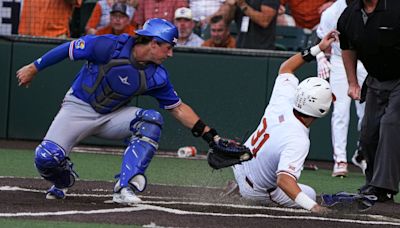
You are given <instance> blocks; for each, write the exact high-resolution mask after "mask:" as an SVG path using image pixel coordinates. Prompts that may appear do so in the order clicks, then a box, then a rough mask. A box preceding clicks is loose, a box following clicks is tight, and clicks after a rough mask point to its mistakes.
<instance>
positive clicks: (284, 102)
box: [234, 74, 315, 206]
mask: <svg viewBox="0 0 400 228" xmlns="http://www.w3.org/2000/svg"><path fill="white" fill-rule="evenodd" d="M298 84H299V80H298V79H297V78H296V77H295V76H294V75H293V74H281V75H279V76H278V77H277V79H276V81H275V86H274V89H273V91H272V95H271V99H270V102H269V104H268V106H267V108H266V109H265V112H264V116H263V117H262V119H261V122H260V124H259V126H258V127H257V129H256V130H255V131H254V132H253V134H252V135H251V136H250V137H249V139H248V140H247V141H246V143H245V145H246V146H247V147H249V149H250V150H251V151H252V152H253V154H254V155H255V157H254V158H253V159H252V160H250V161H248V162H244V163H242V164H241V165H236V166H234V172H235V177H236V180H237V182H238V184H239V188H240V191H241V194H242V196H244V197H245V198H250V199H257V198H260V199H261V200H264V201H268V197H266V196H267V193H268V191H271V189H276V188H277V184H276V180H277V175H278V174H280V173H282V172H285V173H286V174H288V175H290V176H291V177H293V178H294V179H296V180H297V179H298V178H299V177H300V173H301V170H302V167H303V164H304V161H305V159H306V157H307V154H308V151H309V148H310V139H309V129H308V128H307V127H306V126H305V125H304V124H303V123H302V122H300V120H299V119H297V118H296V117H295V116H294V114H293V104H294V99H295V94H296V88H297V86H298ZM243 179H247V180H246V181H243ZM246 182H247V183H246ZM249 182H251V184H250V185H252V186H251V188H252V189H251V190H250V191H247V190H249V186H246V185H249ZM279 191H280V194H279V195H280V196H279V197H275V199H274V201H279V202H278V203H280V204H282V205H285V203H284V202H282V201H281V200H279V199H281V198H282V197H283V198H285V200H284V201H291V200H290V199H289V198H288V197H287V196H286V195H285V194H284V193H283V191H282V190H280V189H279ZM282 194H283V195H282ZM257 196H259V197H257ZM271 196H272V194H271ZM311 197H313V196H311ZM313 198H315V196H314V197H313ZM292 203H293V202H292ZM286 206H291V205H286Z"/></svg>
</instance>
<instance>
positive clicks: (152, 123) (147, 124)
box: [130, 109, 164, 149]
mask: <svg viewBox="0 0 400 228" xmlns="http://www.w3.org/2000/svg"><path fill="white" fill-rule="evenodd" d="M163 124H164V119H163V117H162V116H161V114H160V113H159V112H157V111H155V110H151V109H150V110H143V109H142V110H140V111H138V112H137V113H136V118H135V119H134V120H132V121H131V126H130V130H131V131H132V133H133V138H142V140H145V141H146V140H147V141H149V143H150V144H154V146H155V147H156V149H157V148H158V142H159V141H160V136H161V129H162V126H163Z"/></svg>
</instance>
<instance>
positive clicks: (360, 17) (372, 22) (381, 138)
mask: <svg viewBox="0 0 400 228" xmlns="http://www.w3.org/2000/svg"><path fill="white" fill-rule="evenodd" d="M399 15H400V1H399V0H355V1H354V2H352V3H351V4H350V5H349V6H348V7H347V9H346V10H345V11H344V12H343V14H342V15H341V17H340V18H339V21H338V24H337V28H338V30H339V32H340V47H341V48H342V50H343V55H342V56H343V62H344V65H345V69H346V73H347V79H348V82H349V91H348V95H349V96H350V97H352V98H353V99H356V100H359V99H361V100H364V98H365V100H366V107H365V115H364V119H363V124H362V127H361V138H360V145H361V150H362V152H363V153H364V154H365V156H366V160H367V164H368V165H367V169H366V172H365V174H366V176H365V177H366V184H365V185H364V186H362V187H361V188H360V193H364V194H368V195H375V196H377V197H378V201H381V202H385V201H393V195H395V194H397V192H398V191H399V181H400V166H399V163H400V151H399V149H398V143H399V142H400V126H399V125H400V71H399V59H400V16H399ZM357 59H360V60H361V62H362V63H363V64H364V66H365V68H366V69H367V71H368V73H369V75H368V77H367V79H366V82H365V85H364V86H363V89H362V90H361V87H360V85H358V82H357V77H356V69H357V68H356V65H357ZM361 91H362V92H361ZM364 92H365V93H364Z"/></svg>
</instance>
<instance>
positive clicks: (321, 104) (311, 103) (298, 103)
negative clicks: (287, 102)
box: [293, 77, 332, 118]
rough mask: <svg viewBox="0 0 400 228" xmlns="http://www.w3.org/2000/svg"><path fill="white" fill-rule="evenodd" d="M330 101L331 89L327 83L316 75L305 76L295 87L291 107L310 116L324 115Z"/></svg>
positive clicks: (318, 116)
mask: <svg viewBox="0 0 400 228" xmlns="http://www.w3.org/2000/svg"><path fill="white" fill-rule="evenodd" d="M331 103H332V90H331V86H330V85H329V83H328V82H327V81H326V80H324V79H322V78H317V77H311V78H307V79H305V80H304V81H302V82H301V83H300V84H299V86H298V87H297V91H296V97H295V102H294V106H293V108H294V109H296V110H297V111H299V112H301V113H303V114H306V115H309V116H312V117H317V118H320V117H324V116H326V115H327V114H328V112H329V108H330V107H331Z"/></svg>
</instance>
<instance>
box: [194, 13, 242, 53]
mask: <svg viewBox="0 0 400 228" xmlns="http://www.w3.org/2000/svg"><path fill="white" fill-rule="evenodd" d="M210 35H211V37H210V39H208V40H206V41H204V43H203V44H202V45H201V46H203V47H224V48H236V40H235V39H234V38H233V37H232V36H231V35H230V31H229V25H228V24H227V22H226V21H225V20H224V18H223V17H222V16H221V15H216V16H213V17H211V19H210Z"/></svg>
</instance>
